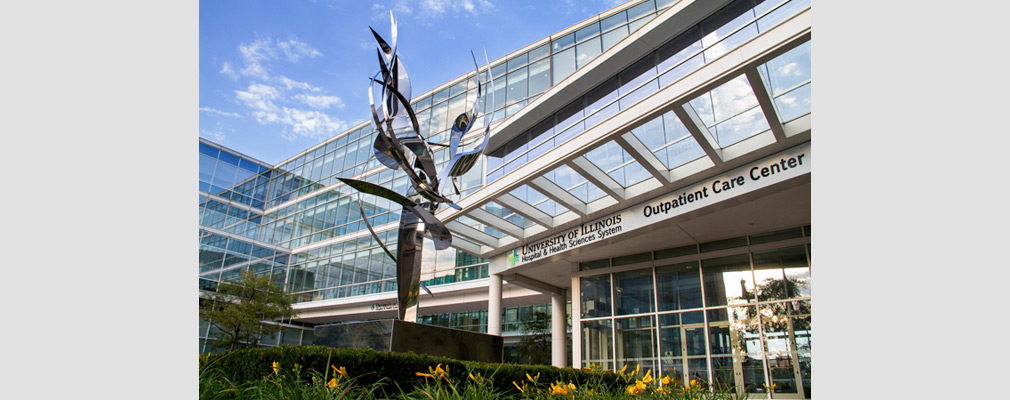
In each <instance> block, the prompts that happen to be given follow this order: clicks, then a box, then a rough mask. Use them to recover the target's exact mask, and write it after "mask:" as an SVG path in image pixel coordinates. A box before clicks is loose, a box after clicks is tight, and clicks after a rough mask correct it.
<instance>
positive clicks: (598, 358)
mask: <svg viewBox="0 0 1010 400" xmlns="http://www.w3.org/2000/svg"><path fill="white" fill-rule="evenodd" d="M583 279H585V278H583ZM613 340H614V332H613V328H612V327H611V322H610V320H609V319H606V320H600V321H582V366H583V367H588V366H589V364H594V365H598V366H600V367H602V368H603V369H613V368H614V365H613V360H614V341H613Z"/></svg>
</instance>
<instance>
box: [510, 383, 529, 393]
mask: <svg viewBox="0 0 1010 400" xmlns="http://www.w3.org/2000/svg"><path fill="white" fill-rule="evenodd" d="M512 384H513V385H515V386H516V389H519V392H521V393H526V389H523V388H525V387H526V382H523V387H519V384H518V383H516V381H512Z"/></svg>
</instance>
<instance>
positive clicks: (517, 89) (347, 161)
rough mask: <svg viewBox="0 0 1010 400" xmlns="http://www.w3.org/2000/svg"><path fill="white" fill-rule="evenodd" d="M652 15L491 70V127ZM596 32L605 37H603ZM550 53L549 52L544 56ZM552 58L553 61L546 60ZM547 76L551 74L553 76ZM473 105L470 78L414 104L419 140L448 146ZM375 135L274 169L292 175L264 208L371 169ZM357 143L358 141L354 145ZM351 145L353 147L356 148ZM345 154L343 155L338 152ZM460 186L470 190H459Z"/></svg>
mask: <svg viewBox="0 0 1010 400" xmlns="http://www.w3.org/2000/svg"><path fill="white" fill-rule="evenodd" d="M658 3H659V4H658V9H659V10H663V9H665V8H666V7H669V5H670V4H671V3H672V1H670V0H660V1H659V2H658ZM656 10H657V4H656V2H654V1H652V0H648V1H644V2H641V3H639V4H637V5H635V6H633V7H631V8H629V9H628V10H625V11H621V12H618V13H616V14H614V15H612V16H610V17H608V18H606V19H605V20H604V21H602V22H599V21H594V22H590V23H589V24H587V25H586V26H584V27H582V28H581V29H579V30H578V31H576V32H572V33H571V34H568V35H565V36H563V37H560V38H556V39H555V40H554V41H548V43H547V44H544V45H543V46H540V47H538V48H536V49H533V50H530V51H527V52H523V53H521V54H519V55H515V56H513V57H511V58H509V59H508V60H505V61H503V62H501V63H499V64H497V65H494V66H492V74H493V75H494V76H495V77H496V79H495V89H496V90H495V104H490V101H488V98H487V97H486V96H487V94H486V93H485V98H484V99H482V101H483V103H484V104H485V110H484V111H485V112H488V113H493V114H494V116H493V120H495V121H497V120H499V119H502V118H504V117H505V116H507V115H508V114H510V113H513V112H515V110H518V109H519V108H521V107H522V106H524V105H525V104H527V102H528V101H529V100H530V99H532V98H534V97H536V96H538V95H539V94H541V93H543V92H544V91H546V90H547V89H549V88H550V87H551V86H553V85H554V84H557V83H558V82H560V81H561V80H563V79H564V78H565V77H567V76H568V75H570V74H571V73H572V72H574V71H575V70H577V69H578V68H581V67H582V66H584V65H585V63H587V62H588V61H590V60H591V59H593V58H595V57H596V56H597V55H599V54H600V53H601V52H602V51H605V50H606V49H608V48H609V47H610V46H612V45H613V44H614V43H616V41H617V40H619V39H620V38H623V36H621V35H619V34H617V33H619V32H624V33H623V34H622V35H624V36H626V35H627V33H628V32H633V31H634V30H636V29H637V28H638V27H640V26H641V25H644V23H645V22H647V21H648V20H650V19H651V18H652V17H654V16H655V15H656ZM629 21H630V22H629ZM629 24H630V25H629ZM601 27H602V29H603V31H604V32H603V33H602V34H601ZM619 36H620V37H619ZM601 38H602V39H601ZM601 40H602V44H601ZM549 48H550V49H553V51H549ZM551 53H553V56H550V57H549V55H550V54H551ZM551 71H554V72H553V74H552V73H551ZM552 76H553V83H552ZM474 100H476V80H475V79H474V76H468V77H465V78H463V79H462V80H460V81H459V82H456V83H455V84H453V85H450V86H449V87H447V88H445V89H443V90H440V91H438V92H436V93H433V94H431V95H427V96H424V97H422V98H420V99H418V100H415V101H413V102H412V106H413V107H414V109H415V111H416V113H417V117H418V123H419V125H420V126H419V128H420V130H421V132H420V133H421V135H422V136H424V137H426V138H429V141H432V142H436V143H441V142H445V141H447V140H448V129H449V128H450V124H451V121H452V120H453V119H454V118H455V116H456V115H459V114H460V113H463V112H465V111H466V110H468V109H469V108H468V105H472V104H473V102H474ZM506 107H508V110H507V111H508V112H506ZM475 123H476V124H477V125H475V126H474V128H473V129H479V128H480V126H479V125H482V124H483V121H482V120H478V121H475ZM374 133H375V132H374V130H373V128H372V127H371V126H370V125H365V126H364V127H361V128H358V129H355V130H353V131H351V132H350V133H348V134H346V135H340V136H339V137H337V138H335V139H334V140H332V141H331V142H329V143H327V144H326V145H324V146H320V147H318V148H316V149H314V150H312V151H310V152H307V153H306V154H304V155H302V156H300V157H298V158H296V159H294V160H291V161H290V162H287V163H284V164H282V165H280V166H278V168H277V170H278V171H287V172H290V174H291V175H290V176H280V177H275V178H274V179H275V180H277V181H278V183H276V184H274V185H272V186H271V191H270V194H269V196H268V198H269V201H268V203H267V204H268V205H267V207H272V206H275V205H278V204H281V203H283V202H286V201H289V200H291V199H293V198H295V197H297V196H300V195H304V194H307V193H310V192H312V191H314V190H317V189H318V188H321V187H323V186H326V185H329V184H332V183H334V182H335V181H336V179H335V176H337V175H340V176H355V175H358V174H360V173H362V172H364V171H365V170H368V169H370V167H367V166H364V165H363V164H364V162H365V161H366V160H368V159H369V157H370V156H371V139H372V138H373V137H374ZM359 138H360V139H361V140H358V139H359ZM355 140H358V142H357V143H355V142H354V141H355ZM338 149H339V150H338ZM345 149H346V152H343V150H345ZM437 153H438V152H437ZM441 153H445V151H441ZM345 154H346V156H345ZM440 157H441V158H447V153H446V154H442V155H441V156H439V155H436V157H435V158H436V160H439V159H440ZM341 161H342V162H341ZM441 161H444V160H441ZM474 175H476V174H474ZM296 177H300V178H301V179H298V178H296ZM464 180H465V181H467V182H466V183H471V184H472V181H474V180H477V181H479V180H481V179H480V176H479V175H476V176H475V177H470V178H469V179H467V178H466V177H464ZM464 186H470V185H466V184H464ZM465 188H466V189H469V188H470V187H465Z"/></svg>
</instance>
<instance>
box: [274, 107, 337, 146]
mask: <svg viewBox="0 0 1010 400" xmlns="http://www.w3.org/2000/svg"><path fill="white" fill-rule="evenodd" d="M277 122H280V123H281V124H284V125H286V126H285V129H284V132H282V133H281V137H283V138H285V139H288V140H292V141H293V140H295V139H296V138H297V137H298V136H304V137H310V138H313V139H322V138H325V137H329V136H332V135H334V134H336V133H339V132H342V131H344V130H346V129H347V123H346V122H344V121H342V120H339V119H334V118H330V116H329V115H326V114H324V113H322V112H320V111H302V110H298V109H294V108H287V107H283V108H282V109H281V115H280V118H279V119H278V121H277Z"/></svg>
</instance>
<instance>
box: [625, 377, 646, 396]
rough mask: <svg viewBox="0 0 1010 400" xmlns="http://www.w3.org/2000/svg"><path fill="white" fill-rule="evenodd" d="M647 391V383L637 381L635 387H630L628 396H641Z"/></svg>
mask: <svg viewBox="0 0 1010 400" xmlns="http://www.w3.org/2000/svg"><path fill="white" fill-rule="evenodd" d="M644 390H645V383H643V382H642V381H641V380H638V381H635V384H634V385H631V386H628V389H627V391H628V394H639V393H642V391H644Z"/></svg>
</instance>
